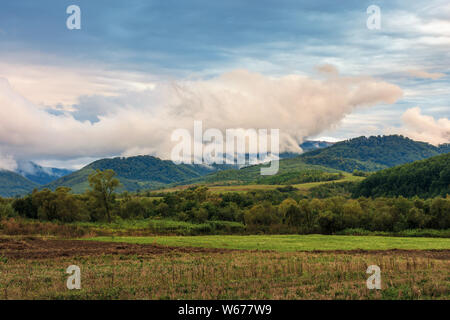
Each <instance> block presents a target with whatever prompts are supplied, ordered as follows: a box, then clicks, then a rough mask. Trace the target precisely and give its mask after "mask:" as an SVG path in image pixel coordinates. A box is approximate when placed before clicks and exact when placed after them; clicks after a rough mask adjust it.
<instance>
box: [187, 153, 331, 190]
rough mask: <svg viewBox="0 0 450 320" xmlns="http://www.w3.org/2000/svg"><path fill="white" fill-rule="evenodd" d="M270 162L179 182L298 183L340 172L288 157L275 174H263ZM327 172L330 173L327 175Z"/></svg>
mask: <svg viewBox="0 0 450 320" xmlns="http://www.w3.org/2000/svg"><path fill="white" fill-rule="evenodd" d="M266 166H268V164H259V165H253V166H248V167H244V168H241V169H229V170H222V171H218V172H214V173H210V174H207V175H205V176H202V177H198V178H194V179H190V180H187V181H183V182H181V183H178V184H179V185H182V184H196V183H197V184H198V183H207V184H228V185H239V184H296V183H303V182H315V181H323V179H329V180H332V178H331V179H330V177H332V175H331V174H333V175H337V174H339V170H336V169H333V168H327V167H322V166H318V165H311V164H308V163H305V162H304V161H302V160H301V159H299V158H298V157H297V158H288V159H281V160H280V162H279V170H278V173H277V174H276V175H273V176H261V174H260V169H261V167H266ZM325 174H330V175H326V176H325Z"/></svg>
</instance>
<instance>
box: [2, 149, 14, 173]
mask: <svg viewBox="0 0 450 320" xmlns="http://www.w3.org/2000/svg"><path fill="white" fill-rule="evenodd" d="M16 169H17V162H16V160H14V158H13V157H12V156H11V155H2V154H1V153H0V170H9V171H14V170H16Z"/></svg>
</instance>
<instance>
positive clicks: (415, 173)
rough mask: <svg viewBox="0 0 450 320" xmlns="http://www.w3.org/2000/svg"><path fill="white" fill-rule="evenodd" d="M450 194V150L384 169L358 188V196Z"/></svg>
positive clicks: (356, 194) (356, 191)
mask: <svg viewBox="0 0 450 320" xmlns="http://www.w3.org/2000/svg"><path fill="white" fill-rule="evenodd" d="M447 194H450V153H447V154H443V155H440V156H436V157H432V158H429V159H426V160H421V161H416V162H413V163H408V164H404V165H401V166H397V167H394V168H389V169H385V170H381V171H379V172H376V173H374V174H372V175H370V176H369V177H368V178H366V179H365V180H364V181H362V182H361V183H360V184H359V185H358V186H357V187H356V189H355V191H354V196H356V197H358V196H365V197H382V196H404V197H413V196H416V195H417V196H419V197H424V198H425V197H434V196H439V195H441V196H445V195H447Z"/></svg>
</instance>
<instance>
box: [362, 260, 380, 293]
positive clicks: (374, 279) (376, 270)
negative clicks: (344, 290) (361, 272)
mask: <svg viewBox="0 0 450 320" xmlns="http://www.w3.org/2000/svg"><path fill="white" fill-rule="evenodd" d="M366 273H368V274H372V273H373V274H372V275H371V276H370V277H369V278H367V281H366V285H367V289H369V290H373V289H377V290H380V289H381V269H380V267H379V266H377V265H371V266H369V267H368V268H367V270H366Z"/></svg>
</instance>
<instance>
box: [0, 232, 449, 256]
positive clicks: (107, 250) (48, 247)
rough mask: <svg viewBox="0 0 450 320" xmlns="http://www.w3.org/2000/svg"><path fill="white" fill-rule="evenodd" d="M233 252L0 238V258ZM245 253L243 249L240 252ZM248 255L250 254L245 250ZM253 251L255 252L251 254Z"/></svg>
mask: <svg viewBox="0 0 450 320" xmlns="http://www.w3.org/2000/svg"><path fill="white" fill-rule="evenodd" d="M230 251H235V250H233V249H215V248H200V247H170V246H163V245H158V244H132V243H122V242H119V243H118V242H100V241H85V240H59V239H43V238H37V237H23V238H0V255H1V256H4V257H7V258H10V259H48V258H57V257H74V256H99V255H158V254H167V253H206V254H208V253H226V252H230ZM241 251H246V250H241ZM247 252H252V251H247ZM254 252H257V251H254ZM308 252H310V253H316V254H320V253H327V254H347V255H348V254H351V255H387V256H390V255H395V256H407V257H410V258H413V257H416V258H430V259H438V260H450V250H402V249H393V250H330V251H308Z"/></svg>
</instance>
